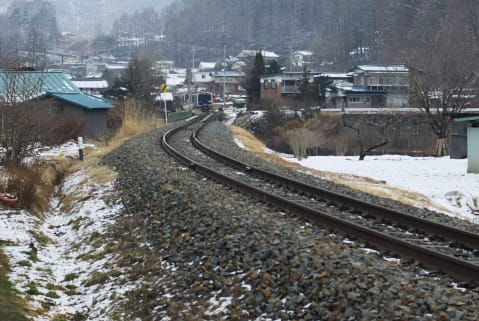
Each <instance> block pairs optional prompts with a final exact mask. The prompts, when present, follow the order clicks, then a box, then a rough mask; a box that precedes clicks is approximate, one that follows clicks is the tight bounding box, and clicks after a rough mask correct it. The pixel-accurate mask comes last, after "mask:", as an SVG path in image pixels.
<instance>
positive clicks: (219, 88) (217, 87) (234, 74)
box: [211, 70, 245, 97]
mask: <svg viewBox="0 0 479 321" xmlns="http://www.w3.org/2000/svg"><path fill="white" fill-rule="evenodd" d="M211 77H212V78H213V88H212V89H213V90H212V92H213V93H215V94H216V95H217V96H220V97H221V96H222V94H223V88H224V89H225V90H224V93H225V95H226V94H241V93H244V92H245V89H244V88H243V87H241V81H242V80H243V79H244V77H245V74H244V72H241V71H235V70H220V71H214V72H212V73H211Z"/></svg>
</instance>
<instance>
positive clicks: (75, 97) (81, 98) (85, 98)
mask: <svg viewBox="0 0 479 321" xmlns="http://www.w3.org/2000/svg"><path fill="white" fill-rule="evenodd" d="M47 96H49V97H55V98H57V99H61V100H64V101H67V102H69V103H72V104H75V105H78V106H80V107H83V108H86V109H105V108H113V107H114V106H113V105H112V104H110V103H109V102H107V101H106V100H105V99H102V98H99V97H95V96H92V95H87V94H84V93H67V94H63V93H50V92H49V93H47Z"/></svg>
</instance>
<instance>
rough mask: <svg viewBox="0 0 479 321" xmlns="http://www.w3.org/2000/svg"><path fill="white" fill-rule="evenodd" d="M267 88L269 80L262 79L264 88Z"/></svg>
mask: <svg viewBox="0 0 479 321" xmlns="http://www.w3.org/2000/svg"><path fill="white" fill-rule="evenodd" d="M268 88H269V80H265V81H264V89H268Z"/></svg>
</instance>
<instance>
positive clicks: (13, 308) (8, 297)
mask: <svg viewBox="0 0 479 321" xmlns="http://www.w3.org/2000/svg"><path fill="white" fill-rule="evenodd" d="M9 269H10V268H9V266H8V259H7V257H6V256H5V255H4V254H3V252H2V251H1V248H0V307H1V308H0V320H2V321H27V320H28V319H27V318H26V316H25V312H26V309H25V304H24V302H22V301H21V300H20V299H18V297H17V296H16V291H15V289H14V287H13V284H12V283H10V281H8V272H9Z"/></svg>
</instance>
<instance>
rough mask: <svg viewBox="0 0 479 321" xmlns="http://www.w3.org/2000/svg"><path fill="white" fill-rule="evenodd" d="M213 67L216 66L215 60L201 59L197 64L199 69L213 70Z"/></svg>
mask: <svg viewBox="0 0 479 321" xmlns="http://www.w3.org/2000/svg"><path fill="white" fill-rule="evenodd" d="M215 68H216V63H215V62H205V61H202V62H200V64H199V65H198V69H199V70H214V69H215Z"/></svg>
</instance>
